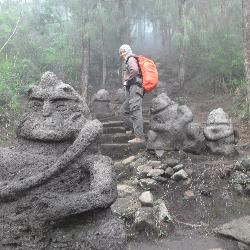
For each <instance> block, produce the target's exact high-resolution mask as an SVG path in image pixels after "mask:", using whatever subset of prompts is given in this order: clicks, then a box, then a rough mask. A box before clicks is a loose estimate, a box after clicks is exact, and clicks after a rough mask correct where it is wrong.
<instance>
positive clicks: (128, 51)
mask: <svg viewBox="0 0 250 250" xmlns="http://www.w3.org/2000/svg"><path fill="white" fill-rule="evenodd" d="M122 51H124V52H125V58H127V57H128V56H129V55H132V54H133V52H132V49H131V47H130V46H129V45H128V44H123V45H122V46H121V47H120V49H119V54H120V53H121V52H122Z"/></svg>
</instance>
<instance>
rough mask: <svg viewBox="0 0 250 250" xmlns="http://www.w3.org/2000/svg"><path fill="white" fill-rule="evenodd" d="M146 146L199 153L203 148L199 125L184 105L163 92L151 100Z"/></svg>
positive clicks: (155, 148) (154, 148)
mask: <svg viewBox="0 0 250 250" xmlns="http://www.w3.org/2000/svg"><path fill="white" fill-rule="evenodd" d="M150 112H151V120H150V124H149V132H148V142H147V148H148V149H153V150H180V149H182V150H184V151H187V152H191V153H196V154H199V153H201V151H202V150H203V148H204V144H203V140H204V137H203V133H202V130H201V128H200V126H199V125H198V124H196V123H193V122H192V121H193V114H192V112H191V110H190V109H189V108H188V107H187V106H186V105H182V106H180V105H178V104H177V103H175V102H174V101H172V100H171V99H170V98H169V97H168V96H167V95H166V94H165V93H162V94H160V95H159V96H158V97H156V98H154V99H153V100H152V105H151V109H150Z"/></svg>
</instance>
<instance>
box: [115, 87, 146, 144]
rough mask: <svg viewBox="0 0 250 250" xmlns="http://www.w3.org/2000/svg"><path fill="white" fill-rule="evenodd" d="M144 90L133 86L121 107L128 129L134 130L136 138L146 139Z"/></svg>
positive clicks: (122, 116) (127, 92)
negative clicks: (143, 115)
mask: <svg viewBox="0 0 250 250" xmlns="http://www.w3.org/2000/svg"><path fill="white" fill-rule="evenodd" d="M142 96H143V89H142V88H140V87H139V86H137V85H131V86H130V88H129V90H127V91H126V100H125V101H124V103H123V104H122V106H121V109H120V114H121V118H122V120H123V122H124V126H125V128H126V129H133V130H134V135H135V137H139V138H142V139H144V133H143V117H142Z"/></svg>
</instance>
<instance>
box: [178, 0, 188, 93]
mask: <svg viewBox="0 0 250 250" xmlns="http://www.w3.org/2000/svg"><path fill="white" fill-rule="evenodd" d="M185 2H186V0H179V33H180V47H179V53H180V54H179V72H178V81H179V84H180V88H181V90H184V82H185V52H186V50H185V35H186V34H185Z"/></svg>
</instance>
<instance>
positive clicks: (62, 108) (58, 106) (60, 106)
mask: <svg viewBox="0 0 250 250" xmlns="http://www.w3.org/2000/svg"><path fill="white" fill-rule="evenodd" d="M56 110H58V111H65V110H67V106H66V105H64V104H58V105H56Z"/></svg>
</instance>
